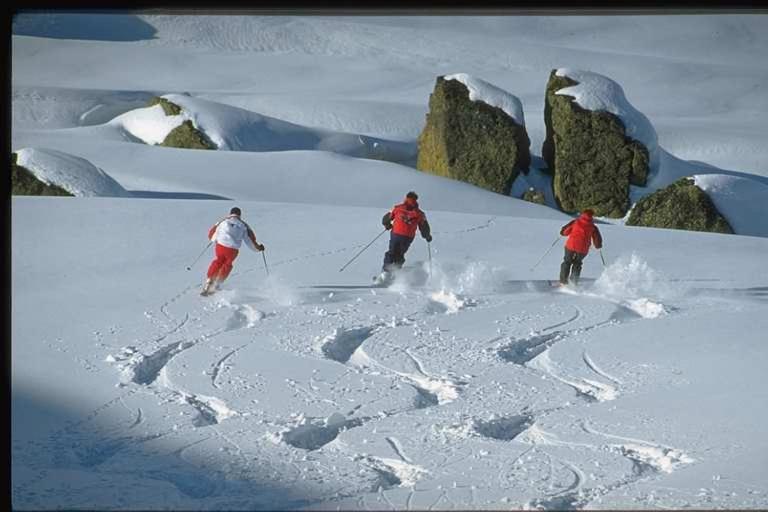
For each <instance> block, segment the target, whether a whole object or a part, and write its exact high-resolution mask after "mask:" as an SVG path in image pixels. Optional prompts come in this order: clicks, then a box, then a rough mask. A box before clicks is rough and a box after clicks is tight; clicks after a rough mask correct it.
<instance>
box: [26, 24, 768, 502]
mask: <svg viewBox="0 0 768 512" xmlns="http://www.w3.org/2000/svg"><path fill="white" fill-rule="evenodd" d="M767 20H768V17H767V16H762V15H750V16H741V15H738V16H737V15H724V16H669V17H661V18H659V17H648V16H611V17H588V16H579V17H533V16H530V17H529V16H526V17H459V16H456V17H428V16H425V17H321V16H316V17H300V16H294V17H280V16H265V17H252V16H236V17H232V16H167V15H157V16H156V15H140V16H133V15H115V16H113V15H101V16H95V17H88V16H85V17H84V16H82V15H77V14H74V15H73V14H58V13H56V14H46V15H42V16H40V15H37V16H36V15H34V14H27V13H25V14H23V15H21V16H19V17H17V18H15V19H14V35H13V54H12V66H13V68H12V104H11V114H12V122H13V125H12V134H11V135H12V148H13V149H14V150H16V149H22V148H35V154H36V155H37V154H55V153H53V152H64V153H67V154H69V155H74V156H75V157H78V158H83V159H86V160H87V161H88V162H90V163H91V164H92V165H93V166H95V167H97V168H99V169H102V170H103V171H104V172H105V173H107V174H108V175H110V176H112V177H113V178H114V179H115V180H117V181H118V182H119V183H120V184H121V186H122V187H125V188H126V189H127V190H128V191H129V192H130V194H131V196H132V197H129V198H111V197H110V198H100V197H93V198H87V199H83V198H28V197H23V198H22V197H17V198H14V199H13V200H12V209H13V216H12V219H13V220H12V222H13V225H12V226H11V227H12V237H13V238H12V280H11V287H12V298H13V301H12V304H13V311H12V322H11V329H12V332H11V340H12V361H11V367H12V369H13V372H12V386H13V388H12V393H13V395H12V398H13V400H12V408H13V409H12V413H13V414H12V441H13V448H12V482H11V483H12V501H13V504H14V505H15V506H16V507H17V508H55V507H58V508H61V507H64V508H72V509H74V508H87V509H160V508H172V509H195V510H205V509H208V510H220V509H228V510H231V509H233V510H253V509H274V508H304V509H335V508H337V507H340V508H345V509H366V508H367V509H376V510H382V509H428V508H433V509H446V508H455V509H467V508H494V509H502V508H504V509H507V508H510V509H521V508H547V509H563V508H609V509H616V508H624V509H626V508H644V509H651V508H665V507H666V508H669V507H673V508H683V507H693V508H714V507H721V508H765V507H766V505H767V504H768V486H766V484H765V481H766V480H767V479H766V466H765V463H764V462H763V461H764V460H766V459H768V444H767V443H766V438H765V435H764V432H763V430H764V429H763V425H764V423H765V421H764V418H763V416H764V411H765V410H766V407H765V406H766V405H768V395H766V392H765V386H764V385H763V380H764V378H763V374H764V368H765V366H766V364H767V363H768V352H767V351H766V345H765V343H764V341H763V338H764V336H763V335H762V333H764V332H765V331H766V328H768V324H766V319H767V318H768V315H766V311H767V308H768V282H765V279H764V275H765V272H764V262H763V260H764V257H763V256H764V254H765V253H766V250H767V249H768V246H767V245H766V244H768V239H766V238H765V237H763V236H764V235H765V231H764V229H763V227H764V226H765V225H766V224H765V220H764V219H765V215H764V208H765V206H764V205H765V202H763V201H760V202H759V203H758V202H751V203H750V204H749V208H744V207H743V206H744V205H743V204H742V205H741V206H739V203H740V202H743V201H742V198H747V197H749V198H757V200H760V198H762V197H763V192H761V190H762V189H760V188H759V187H757V186H755V184H757V185H761V186H762V185H764V184H766V183H767V182H766V180H768V172H767V171H768V168H766V167H765V162H766V161H768V148H767V147H766V145H765V144H764V132H765V121H764V120H765V118H766V113H768V95H767V94H766V91H765V88H764V87H763V86H762V84H763V83H765V82H766V80H767V79H768V69H766V67H765V66H762V65H761V63H762V62H763V60H764V59H763V55H764V51H765V47H766V46H767V45H768V30H766V28H768V21H767ZM105 27H107V28H108V29H105ZM127 63H130V64H127ZM564 66H567V67H568V68H571V69H583V70H590V71H593V72H595V73H599V74H600V75H603V76H607V77H611V79H612V80H613V81H615V82H616V83H617V84H621V87H622V89H623V90H624V91H625V92H626V97H628V98H631V101H632V105H634V107H635V108H636V109H637V110H638V111H640V112H643V113H644V115H645V116H646V117H647V119H648V120H649V121H650V122H651V123H652V125H653V128H654V129H655V131H656V133H657V138H658V144H659V146H660V147H659V161H660V166H661V167H662V168H665V169H666V172H665V173H663V175H661V174H658V175H656V176H652V178H651V180H650V182H649V187H647V190H655V189H656V188H658V187H661V186H664V185H666V184H667V183H668V182H671V181H674V179H676V178H677V177H680V176H683V175H695V176H696V178H695V179H696V180H697V183H699V184H700V186H702V187H704V188H706V189H707V191H708V192H709V193H711V194H712V197H713V200H714V201H715V202H716V204H717V205H718V208H721V207H722V209H723V211H724V212H729V211H732V210H731V208H732V207H733V205H736V206H737V207H738V208H737V209H734V210H733V211H736V216H735V217H734V218H735V219H736V220H735V221H734V222H735V224H738V225H740V226H743V229H744V230H749V234H753V235H763V236H760V237H758V236H727V235H716V234H707V233H689V232H681V231H674V230H663V229H643V228H632V227H625V226H621V225H605V226H602V225H601V231H602V232H603V236H604V239H605V248H604V249H603V251H602V252H603V256H605V258H606V260H607V264H608V266H607V268H603V267H602V264H601V263H600V261H601V260H600V257H599V255H598V254H596V253H594V252H593V253H591V254H590V255H589V257H588V258H587V260H586V262H585V267H584V272H583V274H584V278H585V279H584V281H583V284H584V287H583V288H582V289H581V291H580V292H579V293H577V292H573V291H569V290H561V291H557V290H555V289H553V288H552V287H550V285H549V280H550V279H552V278H555V277H556V276H557V273H558V270H559V264H560V260H561V256H562V248H561V245H560V244H559V243H555V246H554V247H553V248H552V249H551V251H550V252H548V253H546V254H545V252H546V251H547V248H548V247H550V246H552V244H553V241H554V240H553V239H554V238H555V237H556V236H557V233H558V230H559V229H560V227H561V226H562V224H564V223H565V221H567V220H568V217H567V216H565V215H563V214H561V213H559V212H557V211H555V210H553V209H551V208H547V207H544V206H538V205H533V204H530V203H526V202H523V201H520V200H517V199H513V198H510V197H505V196H501V195H498V194H493V193H490V192H487V191H484V190H481V189H478V188H477V187H472V186H470V185H468V184H465V183H461V182H457V181H452V180H447V179H444V178H440V177H435V176H431V175H427V174H425V173H421V172H418V171H416V170H415V169H413V168H410V167H407V166H404V165H398V164H395V163H392V162H386V161H376V160H372V159H369V158H356V157H358V156H365V155H360V154H358V153H355V152H354V151H351V150H350V151H348V150H347V149H348V148H349V147H351V146H347V145H346V144H347V142H350V143H351V144H353V145H354V144H355V140H353V138H354V137H357V135H356V134H360V136H361V137H362V139H363V140H366V141H378V140H384V141H400V142H401V143H402V144H403V145H404V147H413V144H414V142H415V139H416V137H417V135H418V133H419V131H420V130H421V128H422V127H423V124H424V115H425V113H426V108H427V101H428V98H429V94H430V92H431V91H432V87H433V86H434V81H435V77H437V76H440V75H445V74H449V73H453V72H455V71H456V70H462V71H464V72H466V73H467V74H468V75H471V76H474V77H479V78H480V79H482V80H483V81H485V82H487V83H491V84H494V85H495V86H497V87H498V88H500V89H501V90H503V91H508V92H509V93H510V94H511V95H513V96H514V97H516V98H518V99H519V100H520V103H521V106H522V111H523V112H522V114H524V117H525V122H526V129H527V131H528V132H529V134H530V136H531V140H532V146H531V148H532V151H533V153H534V154H535V153H538V150H537V148H539V147H540V145H541V143H542V142H543V139H544V126H543V112H542V109H543V94H544V88H545V85H546V80H547V77H548V75H549V72H550V71H551V70H552V69H559V68H562V67H564ZM186 92H188V93H189V94H190V95H191V96H185V95H183V94H182V93H186ZM158 94H160V95H166V94H172V96H170V97H173V98H175V99H177V100H178V101H179V102H190V103H189V105H188V106H189V107H190V108H189V112H190V115H191V116H196V117H195V121H196V122H197V121H200V123H201V124H200V126H203V124H205V126H206V128H207V129H208V130H210V132H211V133H216V134H219V135H220V138H221V140H222V141H224V142H225V143H226V144H227V145H228V147H229V149H231V150H230V151H189V150H180V149H174V148H164V147H155V146H152V145H148V144H143V143H141V142H142V140H141V139H142V138H143V137H140V136H139V135H137V134H138V133H139V132H136V133H133V132H132V130H134V131H135V126H132V127H131V130H128V129H127V125H126V124H125V122H126V120H128V119H131V120H135V121H137V122H138V125H140V128H139V130H143V129H145V128H146V127H147V126H151V123H147V122H146V121H147V119H144V118H142V119H139V118H140V117H141V116H144V115H145V114H147V111H146V110H141V109H142V107H143V106H144V105H146V102H147V100H148V99H149V98H151V97H152V96H155V95H158ZM137 109H139V110H137ZM237 109H241V110H237ZM155 110H157V109H155ZM126 113H128V114H127V115H126ZM154 113H155V114H157V112H154ZM222 113H224V115H222ZM149 115H153V114H152V113H150V114H149ZM522 117H523V116H522V115H521V119H522ZM157 119H158V120H159V117H157ZM164 121H167V120H164ZM209 123H210V124H209ZM166 128H167V127H163V130H157V132H156V133H155V131H154V130H153V131H152V133H151V134H150V137H149V138H148V139H147V140H148V141H149V140H157V139H158V138H159V137H160V135H161V132H163V133H165V132H164V130H165V129H166ZM142 133H143V132H142ZM329 134H330V135H329ZM333 134H338V136H339V137H340V138H341V139H340V140H341V142H340V144H339V145H336V142H337V140H336V139H334V138H333V136H332V135H333ZM299 136H301V137H305V136H310V137H317V139H312V140H313V141H316V140H324V139H323V137H326V136H328V137H330V138H329V139H327V140H328V145H325V146H323V147H320V146H319V145H318V144H316V143H315V142H312V143H307V144H306V146H303V145H302V146H301V147H297V146H293V147H292V148H286V147H284V146H280V144H283V143H284V142H285V141H292V142H291V143H295V141H296V140H298V139H300V138H301V137H299ZM227 137H229V138H227ZM265 139H266V140H265ZM302 140H303V139H302ZM262 143H264V144H265V145H264V146H259V144H262ZM254 148H256V149H254ZM661 148H664V149H661ZM702 162H706V163H702ZM540 165H541V161H540V159H539V158H538V157H534V165H533V166H532V167H536V166H540ZM547 179H548V178H547V177H546V176H545V175H543V174H542V173H540V172H538V171H536V170H532V171H531V172H530V173H529V174H528V175H527V176H526V177H525V183H523V182H522V181H520V182H519V184H518V183H516V187H518V188H519V189H520V190H517V189H516V190H517V192H520V193H522V191H523V190H524V188H525V187H527V186H535V187H536V188H539V189H544V190H545V194H546V195H547V200H548V203H549V204H550V205H552V204H553V198H552V197H551V191H548V190H546V188H545V185H546V184H547V183H548V181H547ZM409 189H415V190H417V191H418V192H419V194H420V202H421V204H422V205H423V207H424V208H425V210H426V212H427V214H428V216H429V220H430V223H431V224H432V228H433V233H434V237H435V238H434V241H433V242H432V244H431V246H430V247H431V255H432V268H431V277H430V268H429V265H428V261H429V253H428V252H427V248H426V245H425V244H424V242H423V241H422V240H421V239H417V240H416V241H415V242H414V244H413V246H412V248H411V250H410V251H409V253H408V256H407V260H408V261H407V268H408V271H407V273H405V274H404V275H402V276H400V277H399V278H398V280H397V281H396V282H395V284H394V285H393V287H391V288H390V289H374V288H371V287H370V286H369V283H370V281H371V276H372V275H373V274H374V273H376V272H377V271H378V270H379V268H380V266H381V262H382V257H383V253H384V251H385V250H386V247H387V241H386V237H384V236H382V237H381V238H379V239H377V240H376V241H375V242H374V243H373V245H372V246H371V248H370V249H368V250H367V251H365V252H363V254H362V255H361V256H360V257H359V258H358V259H357V260H356V261H355V262H354V263H353V264H352V265H350V266H349V267H348V268H347V269H346V270H345V271H344V272H341V273H340V272H339V269H340V268H341V266H342V265H343V264H344V263H346V262H347V261H348V260H349V259H350V258H352V257H353V256H354V255H355V254H356V253H357V252H358V251H360V250H361V249H363V247H364V246H365V244H367V243H368V242H369V241H370V240H372V239H373V238H374V237H375V236H376V235H377V234H378V233H379V232H380V230H381V226H380V219H381V215H382V214H383V213H384V212H385V211H386V209H387V208H389V207H391V206H392V204H394V203H395V202H397V201H399V200H401V199H402V197H403V194H404V193H405V192H406V191H407V190H409ZM636 192H637V191H636V190H635V189H634V188H633V194H635V193H636ZM732 193H738V196H737V198H734V197H733V196H732V195H731V194H732ZM182 198H206V199H214V200H210V201H190V200H181V199H182ZM215 199H219V200H215ZM223 199H227V200H223ZM234 205H238V206H240V207H241V208H242V209H243V212H244V217H245V219H246V220H247V221H248V222H249V223H250V224H251V225H252V226H253V228H254V230H255V232H256V236H257V238H258V239H259V241H261V242H263V243H264V244H265V245H266V247H267V251H266V253H265V256H266V260H267V262H268V264H269V269H270V277H269V278H267V277H266V274H265V272H264V268H263V266H264V262H263V260H262V258H261V255H258V254H255V253H252V252H250V251H249V250H247V249H244V250H243V251H241V253H240V255H239V256H238V259H237V260H236V262H235V270H234V272H233V274H232V276H231V278H230V279H229V280H228V281H227V283H226V284H225V286H224V289H223V290H222V291H221V292H220V293H218V294H217V295H214V296H213V297H210V298H206V299H202V298H201V297H200V296H199V295H198V293H197V291H198V289H199V286H200V284H201V282H202V279H203V274H204V270H205V268H206V265H207V263H208V261H209V260H210V258H211V257H212V251H211V250H206V251H204V254H203V256H202V257H201V258H200V260H198V261H197V262H195V263H194V265H193V270H192V271H191V272H188V271H186V270H185V268H186V266H187V265H191V264H193V260H194V258H195V256H196V255H197V254H199V253H200V251H201V250H203V249H204V247H205V244H206V243H207V241H206V239H205V235H206V232H207V229H208V228H209V227H210V225H211V224H212V223H213V222H215V221H216V220H218V219H220V218H221V216H222V215H223V214H225V213H226V212H227V211H229V208H231V207H232V206H234ZM726 214H727V213H726ZM729 220H731V219H729ZM542 255H544V257H543V260H542V262H541V264H540V265H538V266H537V267H536V268H535V269H533V270H531V268H532V267H533V266H534V264H535V263H536V262H537V260H538V259H539V258H540V257H542ZM713 376H714V377H713Z"/></svg>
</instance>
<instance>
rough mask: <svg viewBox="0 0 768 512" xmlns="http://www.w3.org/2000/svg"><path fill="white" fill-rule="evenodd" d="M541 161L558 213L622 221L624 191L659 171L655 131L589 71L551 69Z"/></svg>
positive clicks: (626, 199) (611, 86)
mask: <svg viewBox="0 0 768 512" xmlns="http://www.w3.org/2000/svg"><path fill="white" fill-rule="evenodd" d="M544 122H545V125H546V131H547V134H546V140H545V141H544V144H543V146H542V156H543V157H544V159H545V160H546V161H547V164H548V165H549V169H550V170H551V171H552V172H553V173H554V181H553V185H554V192H555V197H556V198H557V200H558V202H559V204H560V206H561V208H562V209H563V210H564V211H566V212H575V211H579V210H583V209H585V208H592V209H594V210H595V212H596V213H597V215H600V216H608V217H623V216H624V215H625V214H626V212H627V210H628V209H629V205H630V201H629V186H630V184H632V185H639V186H645V184H646V180H647V178H648V175H649V174H651V173H652V172H654V171H655V170H656V169H657V168H658V160H659V156H658V153H659V148H658V142H657V137H656V131H655V130H654V128H653V126H652V125H651V123H650V121H648V119H647V118H646V117H645V116H644V115H643V114H642V113H640V112H638V111H637V110H636V109H635V108H634V107H633V106H632V105H631V104H630V103H629V101H627V99H626V97H625V96H624V91H623V90H622V88H621V86H619V84H617V83H616V82H614V81H613V80H610V79H609V78H607V77H605V76H602V75H599V74H597V73H592V72H588V71H575V70H570V69H557V70H553V71H552V73H551V74H550V76H549V82H548V83H547V90H546V99H545V104H544Z"/></svg>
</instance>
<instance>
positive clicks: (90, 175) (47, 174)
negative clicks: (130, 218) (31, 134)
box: [16, 148, 131, 197]
mask: <svg viewBox="0 0 768 512" xmlns="http://www.w3.org/2000/svg"><path fill="white" fill-rule="evenodd" d="M16 153H17V154H18V159H17V163H18V164H19V165H20V166H22V167H24V168H26V169H29V170H30V171H31V172H32V174H34V175H35V177H36V178H37V179H39V180H40V181H42V182H44V183H47V184H50V185H57V186H59V187H61V188H63V189H64V190H66V191H67V192H69V193H71V194H72V195H75V196H84V197H88V196H111V197H130V195H131V194H130V193H129V192H128V191H127V190H125V189H124V188H123V187H122V186H120V184H119V183H118V182H117V181H115V180H114V179H112V177H111V176H109V175H108V174H107V173H105V172H104V171H102V170H101V169H99V168H98V167H96V166H95V165H93V164H92V163H90V162H89V161H88V160H85V159H84V158H80V157H77V156H74V155H70V154H67V153H64V152H63V151H57V150H55V149H44V148H23V149H20V150H18V151H16Z"/></svg>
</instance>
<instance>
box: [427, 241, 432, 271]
mask: <svg viewBox="0 0 768 512" xmlns="http://www.w3.org/2000/svg"><path fill="white" fill-rule="evenodd" d="M427 253H428V254H429V278H430V279H432V242H427Z"/></svg>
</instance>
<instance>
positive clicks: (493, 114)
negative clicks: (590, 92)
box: [416, 77, 531, 194]
mask: <svg viewBox="0 0 768 512" xmlns="http://www.w3.org/2000/svg"><path fill="white" fill-rule="evenodd" d="M530 161H531V156H530V139H529V138H528V134H527V132H526V130H525V126H521V125H519V124H517V123H516V122H515V120H514V119H512V117H510V116H509V115H508V114H507V113H506V112H504V111H503V110H502V109H500V108H498V107H494V106H491V105H488V104H486V103H484V102H482V101H472V100H470V99H469V89H467V87H466V86H465V85H464V84H463V83H461V82H460V81H458V80H445V79H444V78H443V77H438V78H437V83H436V84H435V89H434V91H433V92H432V94H431V95H430V97H429V113H428V114H427V122H426V126H425V127H424V129H423V130H422V132H421V135H419V154H418V158H417V162H416V167H417V169H420V170H422V171H425V172H429V173H431V174H437V175H439V176H446V177H449V178H453V179H456V180H461V181H465V182H467V183H471V184H473V185H477V186H479V187H482V188H485V189H488V190H492V191H494V192H499V193H502V194H509V191H510V189H511V187H512V183H513V182H514V180H515V178H516V177H517V175H518V174H519V173H520V172H521V171H527V169H528V166H529V165H530Z"/></svg>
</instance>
